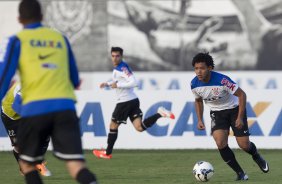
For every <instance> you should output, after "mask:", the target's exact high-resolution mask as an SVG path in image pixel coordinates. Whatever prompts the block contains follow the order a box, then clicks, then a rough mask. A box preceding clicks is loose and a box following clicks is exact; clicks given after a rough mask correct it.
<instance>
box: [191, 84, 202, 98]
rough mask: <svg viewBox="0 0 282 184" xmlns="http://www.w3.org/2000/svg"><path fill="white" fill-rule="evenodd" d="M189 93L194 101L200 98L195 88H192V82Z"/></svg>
mask: <svg viewBox="0 0 282 184" xmlns="http://www.w3.org/2000/svg"><path fill="white" fill-rule="evenodd" d="M190 87H191V91H192V94H193V96H194V97H195V99H198V98H201V96H200V95H199V94H198V93H197V90H196V88H195V87H194V86H193V82H191V83H190Z"/></svg>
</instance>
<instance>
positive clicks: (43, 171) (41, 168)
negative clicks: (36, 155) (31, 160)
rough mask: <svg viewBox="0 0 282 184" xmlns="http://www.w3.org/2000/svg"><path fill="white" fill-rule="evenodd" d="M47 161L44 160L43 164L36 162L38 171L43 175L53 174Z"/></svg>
mask: <svg viewBox="0 0 282 184" xmlns="http://www.w3.org/2000/svg"><path fill="white" fill-rule="evenodd" d="M46 164H47V162H42V163H41V164H36V169H37V171H38V172H39V173H40V174H41V176H51V175H52V174H51V172H50V171H49V170H48V169H47V167H46Z"/></svg>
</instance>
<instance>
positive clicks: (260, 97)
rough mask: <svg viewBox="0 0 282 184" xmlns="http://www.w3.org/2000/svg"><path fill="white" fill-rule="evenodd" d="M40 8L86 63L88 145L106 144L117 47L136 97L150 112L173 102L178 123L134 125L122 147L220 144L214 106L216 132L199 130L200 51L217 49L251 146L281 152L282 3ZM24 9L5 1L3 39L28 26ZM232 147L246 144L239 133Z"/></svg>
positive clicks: (83, 97)
mask: <svg viewBox="0 0 282 184" xmlns="http://www.w3.org/2000/svg"><path fill="white" fill-rule="evenodd" d="M41 2H42V5H43V10H44V14H45V19H44V24H45V25H47V26H50V27H52V28H54V29H57V30H59V31H61V32H63V33H64V34H65V35H66V36H67V37H68V38H69V39H70V41H71V44H72V46H73V49H74V52H75V55H76V58H77V61H78V67H79V70H80V72H81V73H80V75H81V78H82V85H81V88H80V90H78V91H77V96H78V103H77V109H78V115H79V116H80V118H81V129H82V137H83V143H84V148H86V149H92V148H94V147H96V148H100V147H101V146H105V144H106V140H107V137H106V136H107V133H108V126H109V121H110V117H111V113H112V111H113V109H114V106H115V93H114V91H112V90H109V89H106V90H101V89H99V87H98V86H99V84H100V83H101V82H104V81H107V80H109V79H110V78H111V70H112V65H111V62H110V58H109V50H110V47H111V46H121V47H123V48H124V50H125V60H126V61H128V63H129V64H130V66H132V69H133V71H135V75H136V77H137V79H138V80H139V87H138V88H136V92H137V94H138V96H139V97H140V99H141V108H142V110H143V112H144V116H145V117H146V116H149V115H150V114H152V113H155V112H156V109H157V108H158V106H160V105H164V106H166V107H167V108H168V109H171V110H172V111H173V112H174V113H175V115H176V119H175V120H173V121H172V120H165V119H160V120H159V121H158V122H157V124H156V125H155V126H154V127H152V128H151V129H149V130H148V131H147V132H144V133H142V134H140V133H138V132H136V131H135V130H134V128H133V127H132V125H131V123H130V122H128V124H127V125H126V126H122V127H121V129H120V134H119V140H118V141H117V145H116V147H117V148H130V149H131V148H138V149H151V148H153V149H158V148H168V149H176V148H185V149H192V148H216V147H215V143H214V142H213V139H212V137H211V136H210V118H209V111H208V109H207V108H206V111H205V115H204V119H205V122H206V125H207V130H206V131H198V130H197V129H196V127H195V126H196V116H195V110H194V106H193V101H194V99H193V97H192V93H191V92H190V87H189V84H190V81H191V80H192V78H193V77H194V73H193V71H192V67H191V59H192V57H193V55H194V54H195V53H197V52H199V51H208V52H210V53H211V54H212V55H213V57H214V59H215V61H216V67H215V69H216V70H223V72H224V73H225V74H227V75H229V76H230V77H231V78H232V79H233V80H234V81H236V82H237V83H238V84H239V85H240V87H241V88H243V89H244V90H245V91H246V93H247V95H248V106H247V111H248V117H249V127H250V130H251V133H252V136H251V140H253V141H254V142H256V144H257V146H258V147H260V148H275V149H282V145H281V141H282V138H281V135H282V124H281V122H282V108H281V104H282V103H281V90H282V89H281V88H282V73H281V69H282V63H281V60H282V56H281V54H282V28H281V27H282V26H281V24H282V3H281V1H280V0H253V1H248V0H168V1H162V0H146V1H141V0H140V1H137V0H136V1H132V0H131V1H118V0H115V1H103V0H92V1H90V0H89V1H55V0H54V1H47V0H41ZM17 6H18V1H0V15H1V16H0V24H1V29H0V42H1V41H3V40H4V39H5V37H7V36H9V35H12V34H15V33H16V32H17V31H19V30H21V26H20V25H19V24H18V23H17V16H18V13H17ZM250 23H251V24H250ZM0 47H1V44H0ZM239 70H240V71H239ZM231 136H232V135H231ZM230 141H231V143H230V145H231V147H237V146H236V144H235V142H234V139H233V137H232V138H230ZM7 149H11V146H10V141H9V139H8V137H7V134H6V132H5V130H4V129H3V125H2V123H0V150H7Z"/></svg>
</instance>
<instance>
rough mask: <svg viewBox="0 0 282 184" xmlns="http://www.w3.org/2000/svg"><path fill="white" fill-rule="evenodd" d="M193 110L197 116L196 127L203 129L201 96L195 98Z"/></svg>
mask: <svg viewBox="0 0 282 184" xmlns="http://www.w3.org/2000/svg"><path fill="white" fill-rule="evenodd" d="M195 110H196V114H197V118H198V124H197V128H198V129H199V130H204V129H205V124H204V122H203V114H204V103H203V99H202V98H195Z"/></svg>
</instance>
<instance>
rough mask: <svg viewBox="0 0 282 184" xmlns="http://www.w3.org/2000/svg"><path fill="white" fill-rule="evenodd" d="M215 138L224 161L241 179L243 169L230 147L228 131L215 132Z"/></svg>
mask: <svg viewBox="0 0 282 184" xmlns="http://www.w3.org/2000/svg"><path fill="white" fill-rule="evenodd" d="M212 135H213V138H214V140H215V142H216V145H217V147H218V150H219V153H220V155H221V157H222V159H223V160H224V162H225V163H226V164H227V165H228V166H229V167H230V168H231V169H232V170H233V171H235V172H236V174H237V176H238V177H241V176H242V175H243V174H244V171H243V169H242V168H241V166H240V165H239V163H238V162H237V160H236V158H235V155H234V153H233V151H232V150H231V149H230V148H229V146H228V135H229V131H228V130H215V131H214V132H213V134H212Z"/></svg>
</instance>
